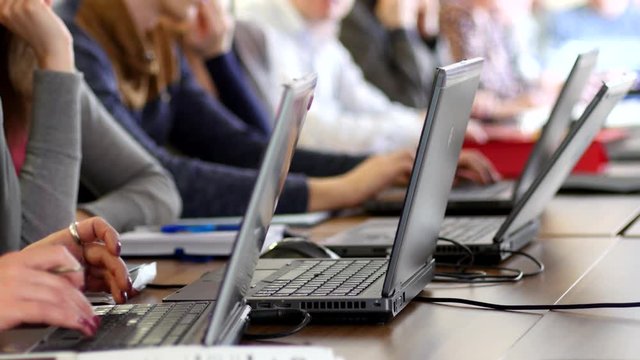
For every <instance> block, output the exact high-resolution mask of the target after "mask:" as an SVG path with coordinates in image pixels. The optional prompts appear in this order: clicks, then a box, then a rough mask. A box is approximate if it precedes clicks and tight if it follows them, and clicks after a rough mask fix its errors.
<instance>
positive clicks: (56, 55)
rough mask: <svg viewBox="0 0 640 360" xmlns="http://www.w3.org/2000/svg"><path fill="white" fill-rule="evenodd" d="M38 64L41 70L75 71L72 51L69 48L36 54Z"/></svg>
mask: <svg viewBox="0 0 640 360" xmlns="http://www.w3.org/2000/svg"><path fill="white" fill-rule="evenodd" d="M38 66H39V67H40V69H42V70H51V71H60V72H73V71H75V62H74V59H73V51H72V50H71V48H68V49H64V48H60V49H57V50H54V51H49V52H46V53H45V54H43V55H38Z"/></svg>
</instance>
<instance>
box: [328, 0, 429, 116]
mask: <svg viewBox="0 0 640 360" xmlns="http://www.w3.org/2000/svg"><path fill="white" fill-rule="evenodd" d="M427 4H428V2H427V1H425V0H357V1H356V3H355V5H354V6H353V9H352V10H351V12H349V14H348V15H347V16H346V17H345V18H344V20H343V21H342V24H341V27H340V28H341V30H340V41H341V42H342V43H343V44H344V46H345V47H346V48H347V49H348V50H349V52H350V53H351V56H352V57H353V60H354V61H355V62H356V64H358V66H359V67H360V69H362V72H363V74H364V77H365V78H366V80H367V81H369V82H370V83H371V84H373V85H375V86H376V87H378V88H379V89H380V90H382V91H383V92H384V93H385V94H386V95H387V96H388V97H389V98H390V99H391V100H393V101H397V102H400V103H402V104H404V105H407V106H411V107H415V108H426V107H427V105H428V103H429V99H430V95H431V86H432V82H433V75H434V72H435V68H436V66H438V63H437V59H436V56H435V54H434V53H433V52H432V50H431V49H430V48H429V46H428V45H427V43H426V42H425V40H423V38H422V34H421V32H420V30H421V29H425V28H426V24H421V22H424V21H425V18H426V16H427V11H434V9H428V8H427ZM364 39H366V41H363V40H364Z"/></svg>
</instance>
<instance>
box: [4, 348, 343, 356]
mask: <svg viewBox="0 0 640 360" xmlns="http://www.w3.org/2000/svg"><path fill="white" fill-rule="evenodd" d="M0 359H32V360H33V359H47V360H49V359H51V360H113V359H118V360H334V359H338V358H336V357H335V356H334V354H333V351H332V350H331V349H329V348H321V347H317V346H213V347H204V346H197V345H192V346H171V347H153V348H142V349H129V350H111V351H96V352H86V353H72V352H58V353H37V354H23V355H6V356H2V355H0Z"/></svg>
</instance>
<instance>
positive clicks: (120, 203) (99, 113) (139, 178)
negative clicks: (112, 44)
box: [78, 84, 182, 231]
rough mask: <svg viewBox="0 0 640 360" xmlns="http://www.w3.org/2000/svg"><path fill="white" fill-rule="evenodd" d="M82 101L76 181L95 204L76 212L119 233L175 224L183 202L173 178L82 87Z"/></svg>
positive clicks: (84, 206) (85, 88) (89, 204)
mask: <svg viewBox="0 0 640 360" xmlns="http://www.w3.org/2000/svg"><path fill="white" fill-rule="evenodd" d="M80 101H81V104H80V106H81V116H82V167H81V174H80V178H81V182H82V184H83V185H84V186H85V187H87V188H88V189H89V190H90V191H91V192H92V193H93V195H95V197H96V198H97V200H96V201H93V202H90V203H85V204H80V205H78V208H79V209H82V210H85V211H87V212H89V213H91V214H93V215H98V216H102V217H103V218H105V219H106V220H107V221H108V222H109V223H111V225H113V227H114V228H115V229H116V230H118V231H124V230H130V229H132V228H133V227H134V226H135V225H144V224H160V223H165V222H170V221H173V220H174V219H175V218H177V217H178V216H179V215H180V211H181V208H182V202H181V199H180V195H179V193H178V190H177V188H176V186H175V184H174V182H173V179H172V178H171V176H170V175H169V174H168V173H167V172H166V171H165V170H164V168H162V166H161V165H160V164H159V163H158V162H157V161H156V160H155V159H154V158H153V157H152V156H151V155H150V154H149V153H148V152H146V151H145V150H144V149H143V148H142V147H141V146H140V145H139V144H138V143H137V142H135V140H133V138H131V136H130V135H129V134H128V133H127V132H125V131H124V130H123V129H122V128H121V127H120V126H119V125H118V123H117V122H116V121H115V120H114V119H113V118H112V116H111V114H109V113H108V112H107V110H106V109H105V108H104V107H103V106H102V104H101V103H100V102H99V101H98V99H97V98H96V97H95V95H94V94H93V92H92V91H91V90H90V89H89V87H88V86H87V85H86V84H83V85H82V89H81V100H80Z"/></svg>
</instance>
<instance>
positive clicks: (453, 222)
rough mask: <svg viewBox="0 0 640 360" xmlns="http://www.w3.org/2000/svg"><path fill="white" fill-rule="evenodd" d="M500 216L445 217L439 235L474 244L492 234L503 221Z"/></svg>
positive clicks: (491, 236)
mask: <svg viewBox="0 0 640 360" xmlns="http://www.w3.org/2000/svg"><path fill="white" fill-rule="evenodd" d="M504 220H505V218H504V217H501V216H490V217H483V216H472V217H446V218H445V219H444V221H443V222H442V226H441V228H440V236H441V237H444V238H447V239H451V240H455V241H458V242H461V243H464V244H474V243H478V242H480V241H481V240H482V239H485V238H487V237H489V238H490V239H493V237H494V235H495V234H496V233H497V232H498V229H499V228H500V226H501V225H502V223H503V222H504Z"/></svg>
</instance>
